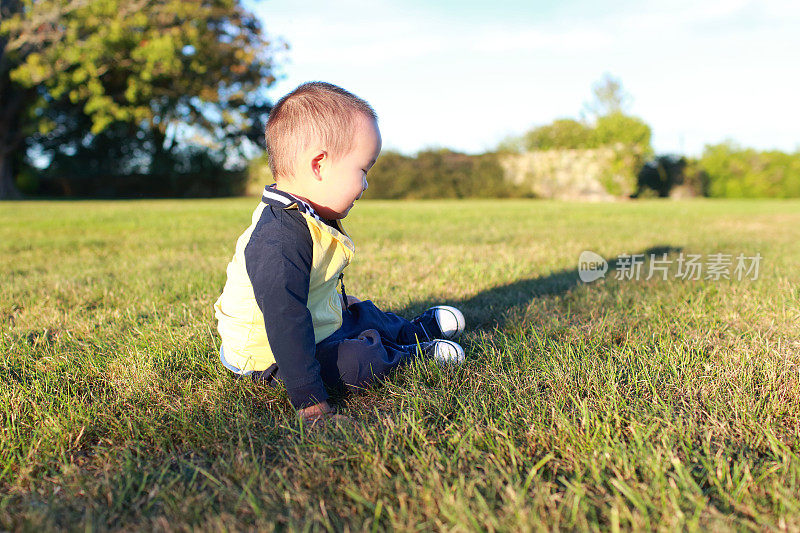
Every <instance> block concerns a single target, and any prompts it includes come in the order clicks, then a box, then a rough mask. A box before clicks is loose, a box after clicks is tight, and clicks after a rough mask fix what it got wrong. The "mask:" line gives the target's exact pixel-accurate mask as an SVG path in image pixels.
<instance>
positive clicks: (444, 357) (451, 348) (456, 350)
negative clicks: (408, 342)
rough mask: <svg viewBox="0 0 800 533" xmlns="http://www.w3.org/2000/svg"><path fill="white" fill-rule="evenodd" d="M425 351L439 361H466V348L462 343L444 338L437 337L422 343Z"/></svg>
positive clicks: (451, 362)
mask: <svg viewBox="0 0 800 533" xmlns="http://www.w3.org/2000/svg"><path fill="white" fill-rule="evenodd" d="M422 350H423V352H424V353H425V354H426V355H428V356H430V357H433V358H434V359H435V360H436V362H437V363H444V364H453V365H457V364H460V363H463V362H464V357H465V355H464V348H462V347H461V345H460V344H458V343H456V342H453V341H448V340H444V339H435V340H432V341H430V342H426V343H424V344H423V345H422Z"/></svg>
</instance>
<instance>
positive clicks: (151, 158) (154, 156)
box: [0, 0, 275, 194]
mask: <svg viewBox="0 0 800 533" xmlns="http://www.w3.org/2000/svg"><path fill="white" fill-rule="evenodd" d="M0 2H2V7H3V13H2V17H3V18H2V23H1V24H0V38H2V41H0V54H2V55H0V101H1V102H2V104H0V113H2V114H0V121H2V122H0V126H4V127H3V128H2V130H4V131H3V133H5V135H4V136H0V172H2V176H3V177H4V179H6V180H10V174H11V168H10V164H11V162H12V161H13V160H14V159H17V160H18V159H19V153H18V150H19V148H20V146H22V142H23V140H24V139H25V138H28V139H30V138H31V136H34V137H37V136H38V139H39V141H41V142H40V146H42V147H44V148H45V149H48V150H51V151H52V152H54V153H52V154H50V155H51V157H53V156H56V155H61V156H69V155H71V154H72V155H74V154H78V153H80V148H81V147H84V148H85V147H90V146H92V142H93V140H96V139H97V138H99V137H102V136H103V135H109V134H110V132H116V138H120V136H121V135H123V136H124V135H125V132H127V135H128V137H129V138H130V139H129V141H128V142H129V143H133V144H136V143H137V142H138V143H139V150H138V152H136V151H135V150H134V151H132V152H131V154H132V155H131V158H132V159H135V158H137V157H138V158H140V159H141V157H142V155H143V154H144V155H145V156H146V159H147V165H146V166H149V167H150V170H151V171H152V170H153V169H154V168H155V167H158V165H159V163H160V162H161V161H165V160H168V159H169V158H170V154H171V152H173V151H174V150H175V149H176V147H177V146H176V144H177V143H176V140H177V139H178V138H179V137H180V136H181V135H184V137H185V136H187V135H192V136H193V137H194V139H195V143H198V144H204V145H206V146H207V147H210V148H216V149H221V148H222V149H224V148H226V147H231V146H234V147H238V146H241V144H242V143H241V141H242V140H243V139H244V138H251V139H255V138H257V137H259V136H260V135H261V127H262V124H261V123H262V121H263V118H264V116H265V115H266V113H267V112H268V110H269V101H268V100H267V98H266V96H265V94H264V89H265V88H266V87H267V86H269V85H270V84H271V83H272V82H274V80H275V77H274V74H273V63H272V59H271V57H272V53H273V52H274V47H273V46H272V45H271V44H270V43H269V42H268V41H267V40H266V37H265V35H264V33H263V30H262V27H261V24H260V22H259V20H258V19H257V18H256V17H255V16H254V15H253V14H251V13H249V12H248V11H247V10H245V9H244V8H243V7H242V6H241V5H240V2H239V0H127V1H126V0H91V1H90V0H0ZM12 97H13V98H12ZM23 125H24V128H23ZM0 135H2V134H0ZM54 139H55V142H53V141H54ZM48 141H49V142H48ZM100 144H101V145H102V143H100ZM15 151H17V152H15ZM15 155H16V157H15ZM4 156H5V157H4ZM9 156H10V157H9ZM5 190H6V194H8V192H7V191H8V185H6V186H5ZM2 191H3V186H0V193H2Z"/></svg>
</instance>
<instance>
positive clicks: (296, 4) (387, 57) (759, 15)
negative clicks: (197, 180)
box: [246, 0, 800, 155]
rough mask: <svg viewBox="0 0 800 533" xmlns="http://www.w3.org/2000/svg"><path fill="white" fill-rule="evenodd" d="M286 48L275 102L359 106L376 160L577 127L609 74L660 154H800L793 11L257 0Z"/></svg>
mask: <svg viewBox="0 0 800 533" xmlns="http://www.w3.org/2000/svg"><path fill="white" fill-rule="evenodd" d="M246 5H247V6H248V7H249V8H250V9H252V10H253V11H254V12H256V13H258V14H259V16H260V17H261V19H262V20H263V22H264V25H265V29H266V31H267V33H268V34H269V35H270V36H272V37H278V38H281V39H283V40H285V41H286V42H287V43H288V44H289V46H290V48H289V50H288V51H287V52H285V53H283V54H282V55H281V57H280V61H281V67H280V69H279V72H280V74H281V79H280V81H279V82H278V83H276V84H275V85H274V86H273V87H272V88H271V90H270V94H271V95H272V96H273V97H274V98H275V99H277V98H279V97H280V96H281V95H282V94H284V93H286V92H288V91H290V90H291V89H293V88H294V87H296V86H297V85H299V84H300V83H302V82H304V81H309V80H324V81H329V82H332V83H336V84H338V85H341V86H342V87H344V88H346V89H348V90H349V91H351V92H354V93H356V94H357V95H359V96H361V97H363V98H365V99H366V100H368V101H369V102H370V103H371V104H372V105H373V107H374V108H375V109H376V111H377V112H378V115H379V117H380V126H381V132H382V135H383V141H384V148H385V149H387V148H391V149H397V150H400V151H402V152H405V153H413V152H416V151H418V150H420V149H422V148H426V147H447V148H452V149H456V150H461V151H465V152H471V153H477V152H482V151H485V150H490V149H492V148H494V147H495V146H496V145H497V143H498V142H499V141H501V140H502V139H503V138H504V137H506V136H508V135H514V134H520V133H522V132H524V131H526V130H528V129H530V128H531V127H533V126H535V125H540V124H546V123H548V122H550V121H552V120H553V119H555V118H561V117H573V118H579V116H580V112H581V110H582V108H583V106H584V104H585V103H586V102H588V101H589V100H590V99H591V88H592V85H593V84H594V83H595V82H597V81H598V80H600V79H601V78H602V77H603V75H604V74H605V73H609V74H611V75H613V76H614V77H616V78H619V79H620V80H621V81H622V84H623V87H624V88H625V90H626V91H627V92H628V93H629V94H630V95H631V96H632V103H631V105H630V107H629V112H630V113H632V114H635V115H637V116H640V117H641V118H643V119H644V120H645V121H646V122H647V123H648V124H650V126H651V127H652V128H653V145H654V148H655V149H656V151H657V152H658V153H686V154H689V155H698V154H699V153H700V152H701V151H702V149H703V146H704V145H705V144H710V143H717V142H722V141H723V140H725V139H732V140H734V141H735V142H737V143H739V144H741V145H743V146H750V147H755V148H759V149H780V150H785V151H794V150H796V149H800V105H799V104H798V96H799V95H800V2H796V1H788V0H775V1H769V0H766V1H761V2H751V1H741V0H725V1H702V0H694V1H690V0H675V1H661V2H650V1H638V2H634V1H606V2H588V1H583V0H580V1H568V0H565V1H561V2H538V1H517V0H514V1H510V0H509V1H494V2H487V1H482V2H476V1H471V0H462V1H450V0H445V1H429V2H424V1H414V0H409V1H401V0H371V1H369V2H362V1H353V0H337V1H323V0H261V1H258V2H255V1H252V0H250V1H247V2H246Z"/></svg>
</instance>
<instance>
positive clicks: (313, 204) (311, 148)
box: [214, 82, 464, 421]
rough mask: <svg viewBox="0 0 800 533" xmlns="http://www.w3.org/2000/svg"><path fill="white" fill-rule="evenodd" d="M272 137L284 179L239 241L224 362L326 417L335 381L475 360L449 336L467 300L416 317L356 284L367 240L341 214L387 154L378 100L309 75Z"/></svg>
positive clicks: (364, 380) (229, 287)
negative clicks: (354, 290)
mask: <svg viewBox="0 0 800 533" xmlns="http://www.w3.org/2000/svg"><path fill="white" fill-rule="evenodd" d="M266 140H267V151H268V153H269V166H270V170H272V174H273V176H274V179H275V183H274V184H273V185H270V186H268V187H266V188H265V189H264V193H263V196H262V198H261V202H260V203H259V205H258V207H256V209H255V211H254V212H253V217H252V222H251V224H250V226H249V227H248V228H247V229H246V230H245V231H244V233H242V235H241V236H240V237H239V239H238V241H237V242H236V252H235V253H234V256H233V259H232V260H231V262H230V263H229V264H228V268H227V274H228V279H227V282H226V283H225V289H224V290H223V292H222V295H221V296H220V297H219V299H218V300H217V302H216V303H215V304H214V309H215V312H216V317H217V320H218V329H219V333H220V336H221V337H222V346H221V348H220V359H221V360H222V364H223V365H225V367H226V368H228V369H229V370H231V371H232V372H234V373H235V374H237V375H238V376H250V377H251V378H252V379H256V380H264V381H266V382H268V383H270V384H271V385H278V384H280V383H282V384H283V386H285V387H286V390H287V392H288V395H289V400H290V402H291V404H292V406H293V407H294V408H295V409H297V411H298V414H299V415H300V416H301V417H303V418H304V419H306V420H311V421H316V420H318V419H324V418H326V417H330V416H333V413H334V409H333V408H332V407H331V406H330V405H329V403H328V401H327V400H328V397H329V396H328V392H327V390H326V387H328V388H339V387H341V386H342V385H343V384H344V385H346V386H349V387H351V388H360V387H364V386H365V385H367V384H369V383H370V381H371V380H372V379H374V378H375V377H381V376H384V375H386V374H387V373H389V372H390V371H392V370H393V369H395V368H397V367H399V366H401V365H403V364H405V363H407V362H409V361H411V360H412V359H413V358H414V357H416V356H418V355H422V356H426V357H433V358H435V359H436V360H437V361H439V362H443V363H460V362H461V361H463V360H464V350H463V349H462V348H461V346H459V345H458V344H456V343H455V342H453V341H450V340H447V339H451V338H454V337H456V336H457V335H459V334H461V332H462V331H463V330H464V316H463V314H462V313H461V312H460V311H459V310H458V309H455V308H454V307H449V306H436V307H432V308H430V309H428V310H427V311H426V312H425V313H423V314H422V315H420V316H418V317H416V318H414V319H413V320H410V321H409V320H405V319H403V318H401V317H399V316H397V315H395V314H392V313H387V312H384V311H381V310H380V309H378V308H377V307H376V306H375V305H374V304H373V303H372V302H371V301H368V300H367V301H359V300H358V299H357V298H354V297H352V296H350V297H348V296H347V295H346V293H345V288H344V282H343V281H342V280H343V276H342V271H343V270H344V268H345V267H346V266H347V265H348V264H349V263H350V262H351V261H352V260H353V256H354V254H355V247H354V245H353V241H352V240H351V239H350V236H349V235H348V234H347V232H346V231H345V230H344V228H343V227H342V224H341V219H343V218H345V217H346V216H347V214H348V213H349V212H350V209H351V208H352V207H353V205H354V203H355V201H356V200H358V199H359V198H361V195H362V193H363V192H364V191H365V190H366V189H367V172H368V171H369V170H370V168H371V167H372V165H374V164H375V160H376V159H377V158H378V154H380V151H381V134H380V131H379V130H378V124H377V116H376V114H375V111H374V110H373V109H372V107H370V105H369V104H368V103H367V102H365V101H364V100H362V99H360V98H358V97H356V96H355V95H353V94H351V93H349V92H347V91H345V90H344V89H342V88H340V87H337V86H335V85H332V84H329V83H322V82H312V83H305V84H303V85H300V86H299V87H298V88H297V89H295V90H294V91H292V92H291V93H289V94H287V95H286V96H284V97H283V98H281V99H280V100H279V101H278V102H277V104H275V107H274V108H273V109H272V112H271V113H270V115H269V120H268V121H267V131H266ZM340 282H341V289H342V294H341V297H340V296H339V294H338V293H337V291H336V289H337V285H338V284H339V283H340ZM418 346H419V348H420V349H421V352H420V350H418Z"/></svg>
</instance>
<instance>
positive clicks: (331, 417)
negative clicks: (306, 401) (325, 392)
mask: <svg viewBox="0 0 800 533" xmlns="http://www.w3.org/2000/svg"><path fill="white" fill-rule="evenodd" d="M297 414H298V416H299V417H300V418H302V419H303V422H304V423H306V424H309V428H310V429H313V428H314V427H321V426H327V425H329V424H334V425H339V424H342V423H343V424H348V423H352V422H353V421H352V420H351V419H350V418H348V417H346V416H344V415H339V414H336V411H335V410H334V409H333V408H332V407H331V406H330V405H329V404H328V402H320V403H318V404H315V405H311V406H309V407H305V408H303V409H298V410H297Z"/></svg>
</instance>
